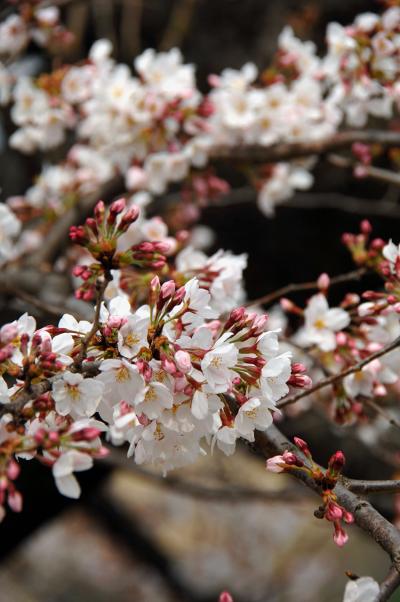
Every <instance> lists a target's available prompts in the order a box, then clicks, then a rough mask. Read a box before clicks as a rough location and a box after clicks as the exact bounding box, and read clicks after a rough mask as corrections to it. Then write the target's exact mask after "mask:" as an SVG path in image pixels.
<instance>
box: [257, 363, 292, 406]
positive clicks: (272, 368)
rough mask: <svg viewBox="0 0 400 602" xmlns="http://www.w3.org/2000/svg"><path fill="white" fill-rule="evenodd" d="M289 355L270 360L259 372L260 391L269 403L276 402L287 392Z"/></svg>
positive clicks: (289, 366)
mask: <svg viewBox="0 0 400 602" xmlns="http://www.w3.org/2000/svg"><path fill="white" fill-rule="evenodd" d="M290 359H291V353H290V352H285V353H283V354H282V355H278V356H277V357H273V358H271V359H270V360H269V361H268V362H267V363H266V364H265V366H264V367H263V369H262V372H261V391H262V393H263V395H264V396H265V397H266V399H268V400H269V401H270V402H273V403H274V402H276V401H278V399H281V397H283V396H284V395H286V394H287V393H288V392H289V387H288V385H287V384H286V383H287V381H288V380H289V377H290V373H291V363H290Z"/></svg>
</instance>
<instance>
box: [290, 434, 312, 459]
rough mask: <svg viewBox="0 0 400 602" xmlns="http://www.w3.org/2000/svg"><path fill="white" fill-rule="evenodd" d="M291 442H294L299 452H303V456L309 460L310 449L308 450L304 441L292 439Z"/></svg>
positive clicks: (297, 438) (298, 438)
mask: <svg viewBox="0 0 400 602" xmlns="http://www.w3.org/2000/svg"><path fill="white" fill-rule="evenodd" d="M293 441H294V444H295V446H296V447H298V448H299V450H300V451H301V452H303V454H304V455H305V456H307V457H308V458H311V452H310V449H309V447H308V445H307V443H306V442H305V441H304V439H300V437H294V438H293Z"/></svg>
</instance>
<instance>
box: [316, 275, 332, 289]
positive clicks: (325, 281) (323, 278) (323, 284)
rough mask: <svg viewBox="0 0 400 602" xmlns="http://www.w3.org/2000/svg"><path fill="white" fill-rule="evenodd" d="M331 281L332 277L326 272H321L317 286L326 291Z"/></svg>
mask: <svg viewBox="0 0 400 602" xmlns="http://www.w3.org/2000/svg"><path fill="white" fill-rule="evenodd" d="M330 283H331V279H330V278H329V276H328V274H325V273H324V274H321V275H320V277H319V278H318V280H317V286H318V288H319V290H320V291H326V290H327V289H328V288H329V285H330Z"/></svg>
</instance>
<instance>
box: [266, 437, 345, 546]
mask: <svg viewBox="0 0 400 602" xmlns="http://www.w3.org/2000/svg"><path fill="white" fill-rule="evenodd" d="M294 443H295V445H296V447H297V448H298V450H300V452H301V453H302V457H299V456H298V452H296V451H289V450H286V451H285V452H284V453H283V454H282V455H279V456H273V457H272V458H269V459H268V460H267V463H266V468H267V470H269V471H270V472H285V471H287V472H293V471H294V470H300V471H302V472H304V473H305V474H306V475H307V476H308V477H309V478H311V479H312V480H313V481H314V482H315V484H316V485H317V486H318V489H319V492H320V495H321V498H322V504H321V506H320V507H319V508H318V510H316V511H315V513H314V514H315V516H316V518H326V520H328V521H330V522H332V523H333V527H334V534H333V540H334V542H335V543H336V545H338V546H340V547H341V546H343V545H344V544H345V543H346V542H347V540H348V535H347V533H346V532H345V531H344V529H343V527H342V521H343V522H345V523H347V524H351V523H353V522H354V517H353V515H352V514H351V512H348V511H347V510H346V509H345V508H344V507H343V506H341V505H340V504H339V503H338V500H337V496H336V494H335V492H334V488H335V486H336V483H337V481H338V479H339V476H340V474H341V472H342V469H343V467H344V464H345V457H344V454H343V452H341V451H337V452H336V453H334V454H333V455H332V456H331V458H330V460H329V463H328V468H327V469H326V470H323V469H321V467H320V466H319V465H318V464H316V463H315V462H314V460H313V457H312V454H311V452H310V449H309V447H308V445H307V443H306V442H305V441H304V440H303V439H300V437H294Z"/></svg>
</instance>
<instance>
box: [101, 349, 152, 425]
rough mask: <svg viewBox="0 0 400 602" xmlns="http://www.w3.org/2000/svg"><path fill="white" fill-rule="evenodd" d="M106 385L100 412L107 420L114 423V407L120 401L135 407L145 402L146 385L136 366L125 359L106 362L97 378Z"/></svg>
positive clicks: (103, 363) (102, 364)
mask: <svg viewBox="0 0 400 602" xmlns="http://www.w3.org/2000/svg"><path fill="white" fill-rule="evenodd" d="M96 379H98V380H99V381H100V382H101V383H103V384H104V393H103V399H102V402H101V404H100V407H99V412H100V414H101V415H102V417H103V416H104V419H105V420H108V421H109V422H111V421H112V407H113V406H115V405H116V404H117V403H119V402H120V401H126V402H127V403H128V404H130V405H134V404H136V403H139V402H140V401H142V400H143V398H144V395H145V383H144V380H143V377H142V376H141V375H140V374H139V371H138V369H137V367H136V366H134V365H132V364H130V363H129V362H127V361H126V360H124V359H121V360H118V359H110V360H104V361H103V362H102V363H101V365H100V374H99V375H98V376H96Z"/></svg>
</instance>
